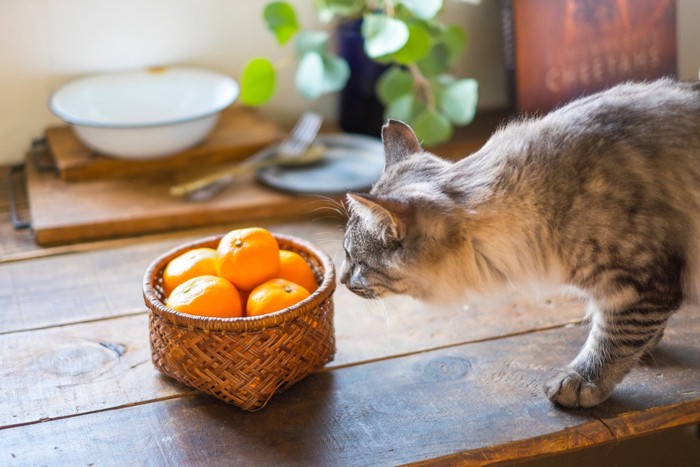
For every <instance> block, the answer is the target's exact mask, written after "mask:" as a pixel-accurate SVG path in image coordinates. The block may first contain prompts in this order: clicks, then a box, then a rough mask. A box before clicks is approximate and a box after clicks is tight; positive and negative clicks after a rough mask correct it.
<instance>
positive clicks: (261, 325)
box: [143, 234, 335, 411]
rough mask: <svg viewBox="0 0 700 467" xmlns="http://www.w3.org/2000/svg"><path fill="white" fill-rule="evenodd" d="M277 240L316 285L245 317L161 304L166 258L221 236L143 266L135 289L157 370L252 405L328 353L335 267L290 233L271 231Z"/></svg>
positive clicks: (332, 343) (212, 241)
mask: <svg viewBox="0 0 700 467" xmlns="http://www.w3.org/2000/svg"><path fill="white" fill-rule="evenodd" d="M274 236H275V238H276V239H277V242H278V243H279V245H280V248H282V249H286V250H291V251H295V252H297V253H299V254H300V255H301V256H302V257H304V259H306V260H307V262H308V263H309V265H311V267H312V269H313V270H314V273H315V274H316V279H317V280H318V281H319V283H320V286H319V287H318V289H317V290H316V291H315V292H314V293H313V294H311V296H310V297H308V298H307V299H305V300H303V301H301V302H299V303H298V304H297V305H295V306H293V307H290V308H287V309H284V310H281V311H278V312H275V313H270V314H268V315H263V316H258V317H246V318H208V317H199V316H191V315H187V314H184V313H179V312H177V311H174V310H171V309H169V308H167V307H166V306H165V305H164V303H163V302H164V296H163V288H162V273H163V269H164V268H165V266H166V265H167V264H168V262H169V261H170V260H171V259H173V258H175V257H176V256H178V255H180V254H181V253H183V252H185V251H187V250H190V249H192V248H198V247H211V248H216V245H217V244H218V243H219V240H220V239H221V237H222V236H215V237H209V238H205V239H202V240H199V241H195V242H192V243H188V244H185V245H182V246H180V247H178V248H175V249H173V250H170V251H169V252H167V253H165V254H164V255H162V256H161V257H160V258H158V259H156V260H155V261H154V262H153V263H151V265H150V266H149V267H148V269H147V271H146V274H145V277H144V283H143V295H144V299H145V301H146V305H147V306H148V308H149V309H150V310H151V312H150V318H149V328H150V329H149V331H150V341H151V356H152V359H153V364H154V365H155V366H156V368H157V369H158V370H160V371H161V372H163V373H165V374H166V375H168V376H171V377H173V378H175V379H176V380H178V381H180V382H181V383H184V384H186V385H188V386H191V387H193V388H196V389H199V390H200V391H203V392H205V393H208V394H211V395H213V396H215V397H217V398H219V399H221V400H224V401H226V402H228V403H232V404H235V405H237V406H238V407H240V408H242V409H244V410H248V411H255V410H259V409H261V408H262V407H264V406H265V405H266V404H267V402H268V401H269V400H270V398H271V397H272V396H273V395H274V394H275V393H277V392H280V391H282V390H283V389H285V388H287V387H289V386H290V385H292V384H294V383H295V382H297V381H299V380H300V379H302V378H304V377H305V376H308V375H309V374H310V373H312V372H314V371H317V370H318V369H320V368H321V367H323V365H325V364H326V363H328V362H330V361H331V360H333V356H334V354H335V335H334V330H333V299H332V294H333V292H334V290H335V269H334V267H333V262H332V261H331V259H330V258H329V257H328V255H327V254H326V253H324V252H323V251H322V250H320V249H318V248H317V247H315V246H313V245H312V244H310V243H308V242H306V241H303V240H300V239H298V238H295V237H292V236H287V235H280V234H274Z"/></svg>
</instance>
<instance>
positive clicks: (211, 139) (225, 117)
mask: <svg viewBox="0 0 700 467" xmlns="http://www.w3.org/2000/svg"><path fill="white" fill-rule="evenodd" d="M283 136H284V132H283V131H282V130H281V129H280V128H279V127H278V126H277V125H276V124H275V123H274V122H272V121H270V120H269V119H267V118H265V117H264V116H263V115H262V114H261V113H260V112H258V111H256V110H253V109H250V108H246V107H242V106H236V105H234V106H231V107H229V108H227V109H226V110H224V111H223V112H222V113H221V116H220V118H219V121H218V122H217V124H216V126H215V127H214V129H213V130H212V132H211V134H210V135H209V136H208V137H207V139H206V140H205V141H203V142H202V143H200V144H198V145H197V146H195V147H192V148H190V149H187V150H185V151H182V152H180V153H177V154H174V155H172V156H168V157H164V158H159V159H150V160H143V161H132V160H125V159H116V158H112V157H107V156H102V155H100V154H97V153H95V152H93V151H92V150H90V149H89V148H87V147H86V146H85V145H84V144H83V143H81V142H80V140H78V138H77V137H76V136H75V133H74V132H73V130H72V129H71V128H70V127H69V126H57V127H51V128H48V129H47V130H46V140H47V144H48V147H49V151H50V154H51V156H52V159H53V162H54V165H55V167H56V169H57V170H58V173H59V175H60V177H61V179H63V180H65V181H70V182H77V181H85V180H98V179H105V178H124V177H131V176H141V175H148V174H157V173H159V172H163V171H168V172H171V171H177V170H181V169H183V168H186V167H191V166H193V165H203V164H206V165H215V164H221V163H224V162H234V161H239V160H241V159H244V158H246V157H247V156H249V155H250V154H252V153H253V152H255V151H257V150H258V149H260V148H262V147H264V146H267V145H269V144H272V143H274V142H275V141H278V140H279V139H281V138H282V137H283Z"/></svg>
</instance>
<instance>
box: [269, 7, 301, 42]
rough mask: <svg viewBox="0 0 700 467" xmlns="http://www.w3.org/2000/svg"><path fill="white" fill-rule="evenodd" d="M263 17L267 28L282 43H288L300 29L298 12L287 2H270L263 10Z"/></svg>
mask: <svg viewBox="0 0 700 467" xmlns="http://www.w3.org/2000/svg"><path fill="white" fill-rule="evenodd" d="M263 18H264V19H265V24H267V29H269V30H270V31H271V32H272V33H273V34H274V35H275V37H276V38H277V42H279V44H280V45H284V44H286V43H287V42H288V41H289V39H291V38H292V37H294V34H296V33H297V32H298V31H299V23H298V22H297V15H296V12H295V11H294V8H293V7H292V6H291V5H290V4H289V3H287V2H271V3H268V4H267V5H265V9H264V10H263Z"/></svg>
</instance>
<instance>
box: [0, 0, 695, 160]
mask: <svg viewBox="0 0 700 467" xmlns="http://www.w3.org/2000/svg"><path fill="white" fill-rule="evenodd" d="M677 1H678V4H679V9H678V10H679V29H680V31H679V36H680V39H679V53H680V63H679V71H680V74H681V77H682V78H684V79H690V78H695V77H696V76H697V70H698V66H700V30H698V28H697V24H698V21H699V20H700V2H698V1H697V0H677ZM264 3H265V1H264V0H120V1H115V0H0V164H4V163H12V162H19V161H20V160H21V159H22V158H23V154H24V152H25V150H26V149H27V148H28V146H29V144H30V141H31V139H32V138H35V137H38V136H41V134H42V132H43V129H44V128H45V127H46V126H47V125H49V124H55V123H58V120H57V119H56V118H55V117H53V116H52V115H51V113H50V112H49V110H48V108H47V106H46V101H47V99H48V97H49V96H50V94H51V92H52V91H53V90H55V89H56V88H57V87H58V86H60V85H61V84H62V83H64V82H66V81H68V80H70V79H71V78H73V77H76V76H80V75H82V74H86V73H91V72H97V71H106V70H116V69H128V68H138V67H144V66H151V65H159V64H189V65H198V66H204V67H208V68H211V69H214V70H218V71H221V72H224V73H227V74H230V75H231V76H234V77H237V76H238V75H239V72H240V70H241V67H242V65H243V63H245V61H246V60H248V59H249V58H251V57H253V56H255V55H265V56H269V57H272V58H282V57H283V56H284V55H286V54H288V53H289V49H288V48H287V49H280V48H279V47H277V46H276V44H275V43H274V41H273V39H272V37H271V35H270V34H269V33H268V32H267V31H266V30H265V28H264V26H263V24H262V21H261V20H260V15H261V11H262V6H263V5H264ZM292 3H293V4H295V5H296V6H297V8H298V10H299V12H300V15H301V21H302V23H303V24H304V25H311V24H316V19H315V14H314V11H313V9H312V8H311V1H310V0H292ZM447 3H448V7H447V12H446V19H447V21H448V22H451V23H458V24H462V25H464V26H465V28H466V30H467V31H468V34H469V38H470V44H469V50H468V52H467V53H466V54H465V57H464V59H463V60H462V62H461V63H460V64H459V66H458V70H457V71H458V73H459V74H460V75H463V76H472V77H475V78H477V79H478V80H479V83H480V91H481V95H480V107H481V108H483V109H485V108H495V107H500V106H503V105H504V104H505V99H506V98H505V80H504V75H503V72H502V60H501V46H502V43H501V37H500V23H499V21H500V18H499V11H498V9H499V5H500V1H499V0H482V4H481V5H478V6H473V5H469V4H462V3H457V2H451V1H449V0H448V2H447ZM291 73H292V68H291V67H288V68H287V69H286V72H284V73H283V76H282V79H281V81H282V83H284V82H285V81H286V82H287V84H286V85H281V86H280V90H279V92H278V95H277V97H276V98H275V99H274V101H273V102H272V103H270V104H269V105H268V106H267V107H266V109H267V111H269V113H270V115H274V116H275V118H278V119H279V121H280V122H284V123H287V122H289V121H291V120H292V119H293V118H294V117H295V116H296V115H297V114H298V113H299V112H300V111H301V110H302V109H306V108H314V109H316V110H319V111H321V112H323V113H324V114H325V115H326V116H327V117H328V118H333V116H334V113H335V99H334V98H333V97H327V98H323V99H321V100H319V101H314V102H309V101H305V100H303V99H302V98H300V97H299V96H298V95H297V94H296V92H295V91H294V89H293V87H292V86H291V84H290V83H291V79H290V78H291V76H292V75H291ZM285 77H286V78H287V79H285Z"/></svg>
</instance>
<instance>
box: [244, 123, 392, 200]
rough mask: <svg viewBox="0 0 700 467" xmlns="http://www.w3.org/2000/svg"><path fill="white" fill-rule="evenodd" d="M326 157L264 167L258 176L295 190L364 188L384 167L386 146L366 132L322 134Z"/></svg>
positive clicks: (330, 191)
mask: <svg viewBox="0 0 700 467" xmlns="http://www.w3.org/2000/svg"><path fill="white" fill-rule="evenodd" d="M316 142H318V143H321V144H323V145H324V146H326V148H327V151H326V154H325V157H324V158H323V159H322V160H321V161H320V162H318V163H316V164H313V165H310V166H305V167H291V166H290V167H279V166H277V167H275V166H272V167H265V168H262V169H260V170H259V171H258V180H260V181H261V182H262V183H264V184H266V185H269V186H271V187H274V188H277V189H280V190H284V191H290V192H294V193H313V194H338V193H345V192H347V191H363V190H366V189H368V188H370V187H371V186H372V184H373V183H374V182H376V181H377V179H378V178H379V176H380V175H381V174H382V170H383V169H384V148H383V146H382V142H381V140H380V139H378V138H372V137H371V136H364V135H349V134H342V135H321V136H319V137H318V138H316Z"/></svg>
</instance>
